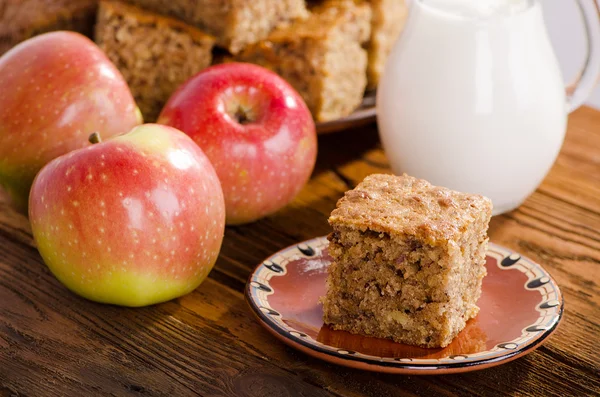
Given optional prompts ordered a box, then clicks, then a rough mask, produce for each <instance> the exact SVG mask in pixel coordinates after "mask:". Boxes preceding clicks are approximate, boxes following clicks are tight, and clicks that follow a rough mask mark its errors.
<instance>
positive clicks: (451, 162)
mask: <svg viewBox="0 0 600 397" xmlns="http://www.w3.org/2000/svg"><path fill="white" fill-rule="evenodd" d="M577 4H578V6H579V7H580V9H581V11H582V15H583V20H584V22H585V27H586V30H587V36H588V56H587V60H586V63H585V66H584V70H583V71H582V73H581V74H580V78H579V80H578V82H577V83H576V85H575V86H574V87H573V89H572V90H571V94H570V95H567V93H566V91H567V90H565V87H564V86H563V79H562V76H561V72H560V69H559V64H558V62H557V59H556V57H555V54H554V52H553V49H552V47H551V44H550V41H549V38H548V34H547V31H546V27H545V25H544V19H543V15H542V7H541V4H540V2H539V1H538V0H495V1H492V0H477V1H475V0H413V2H412V7H411V11H410V15H409V18H408V21H407V25H406V27H405V30H404V32H403V34H402V36H401V37H400V39H399V40H398V41H397V42H396V44H395V46H394V48H393V50H392V53H391V54H390V57H389V60H388V63H387V65H386V69H385V72H384V75H383V78H382V80H381V82H380V84H379V88H378V93H377V117H378V124H379V131H380V135H381V140H382V143H383V146H384V149H385V151H386V154H387V156H388V159H389V161H390V163H391V167H392V170H393V171H394V172H395V173H401V172H406V173H408V174H410V175H413V176H416V177H420V178H424V179H427V180H429V181H430V182H432V183H433V184H436V185H441V186H446V187H449V188H452V189H456V190H460V191H464V192H470V193H479V194H483V195H486V196H488V197H489V198H491V199H492V201H493V203H494V208H495V209H494V214H499V213H502V212H506V211H510V210H512V209H514V208H516V207H517V206H519V205H520V204H521V203H522V202H523V201H524V200H525V199H526V198H527V196H529V195H530V194H531V193H532V192H533V191H534V190H535V188H536V187H537V186H538V185H539V184H540V182H541V181H542V179H543V178H544V176H545V175H546V174H547V172H548V171H549V169H550V167H551V166H552V164H553V163H554V161H555V159H556V157H557V155H558V152H559V150H560V147H561V144H562V142H563V139H564V136H565V130H566V124H567V115H568V113H569V112H571V111H573V110H574V109H576V108H577V107H579V106H580V105H581V104H582V103H583V102H584V101H585V99H586V98H587V97H588V95H589V94H590V93H591V91H592V89H593V87H594V85H595V82H596V80H597V78H598V74H599V73H600V23H599V20H598V9H597V5H596V3H595V2H594V0H578V1H577Z"/></svg>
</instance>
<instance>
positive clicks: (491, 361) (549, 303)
mask: <svg viewBox="0 0 600 397" xmlns="http://www.w3.org/2000/svg"><path fill="white" fill-rule="evenodd" d="M327 244H328V242H327V237H326V236H322V237H316V238H313V239H310V240H307V241H304V242H301V243H298V244H294V245H291V246H289V247H287V248H284V249H282V250H280V251H278V252H276V253H275V254H273V255H271V256H270V257H268V258H266V259H265V260H264V261H263V262H262V263H261V264H259V265H258V266H257V267H256V268H255V269H254V271H253V272H252V273H251V274H250V276H249V277H248V282H247V283H246V288H245V293H244V295H245V298H246V301H247V303H248V305H249V306H250V308H251V311H252V313H253V314H254V315H255V316H256V317H257V319H258V320H259V322H260V323H261V325H263V326H264V327H265V328H266V329H267V330H268V331H270V332H271V333H272V334H273V335H274V336H276V337H278V339H280V340H281V341H283V342H284V343H286V344H288V345H291V346H292V347H295V348H299V349H300V350H302V351H304V352H305V353H309V351H312V352H316V353H321V354H325V355H327V356H331V357H332V358H333V359H334V360H335V361H336V362H337V363H339V364H342V365H346V366H350V367H360V368H364V369H368V370H372V371H380V372H395V373H399V372H406V373H410V374H435V373H438V372H439V371H440V370H442V371H444V372H466V371H469V370H474V369H475V368H473V367H478V366H480V367H481V369H483V368H487V367H489V366H494V365H499V364H502V363H505V362H508V361H511V360H514V359H516V358H518V357H520V356H522V355H525V354H527V353H529V352H531V351H533V350H535V349H536V348H537V347H539V346H540V345H541V344H542V342H544V341H545V340H546V339H547V338H548V337H549V336H550V335H552V334H553V333H554V331H555V330H556V328H557V327H558V324H559V323H560V321H561V319H562V317H563V312H564V300H563V298H562V294H561V292H560V289H559V287H558V285H557V284H556V282H555V281H554V279H553V278H552V276H551V275H550V274H549V273H548V272H547V271H546V270H545V269H544V268H543V267H542V266H541V265H539V264H538V263H536V262H534V261H532V260H531V259H529V258H527V257H523V256H521V255H520V254H518V253H516V252H514V251H512V250H510V249H508V248H504V247H502V246H499V245H497V244H494V243H491V242H490V243H489V247H488V252H487V255H489V256H492V257H494V258H496V260H497V266H498V267H499V268H500V269H501V270H503V271H508V270H515V269H517V270H519V271H521V272H522V273H524V274H525V275H526V276H527V281H526V282H525V284H524V286H523V287H524V288H525V289H527V290H537V291H538V292H540V295H541V300H540V302H539V303H538V304H537V305H536V310H537V311H538V312H539V313H540V316H539V317H538V318H537V320H536V321H535V322H534V323H533V324H530V325H528V326H527V327H524V328H523V329H522V333H521V336H520V337H518V338H515V339H513V340H510V341H504V342H501V343H498V344H497V345H496V346H495V347H494V348H493V349H491V350H486V351H484V352H478V353H474V354H460V355H452V356H449V357H443V358H439V359H418V358H417V359H411V358H392V357H378V356H373V355H368V354H364V353H360V352H354V351H347V350H343V349H339V348H335V347H332V346H329V345H326V344H323V343H321V342H318V341H317V340H315V339H313V338H311V337H310V336H308V335H306V334H304V333H303V332H299V331H297V330H295V329H294V328H293V327H290V326H289V325H287V324H284V323H283V322H282V321H281V315H280V314H279V313H278V312H277V311H276V310H274V309H273V308H272V307H271V306H270V304H269V302H268V296H269V295H271V294H273V293H274V291H273V289H272V288H271V287H270V286H269V280H270V279H271V278H272V277H278V276H284V275H285V274H287V264H288V263H289V262H290V260H292V259H296V258H298V257H301V256H304V257H312V256H315V255H316V254H317V253H320V252H321V251H322V249H323V248H325V247H326V246H327ZM286 255H287V256H286ZM544 292H546V294H544ZM543 305H545V306H544V307H542V306H543ZM277 318H278V319H279V321H278V320H277ZM501 345H504V346H501ZM513 345H514V347H513Z"/></svg>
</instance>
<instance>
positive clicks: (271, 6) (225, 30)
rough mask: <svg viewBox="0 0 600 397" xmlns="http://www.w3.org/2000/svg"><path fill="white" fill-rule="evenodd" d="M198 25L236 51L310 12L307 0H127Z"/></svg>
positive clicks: (220, 42) (221, 44) (232, 50)
mask: <svg viewBox="0 0 600 397" xmlns="http://www.w3.org/2000/svg"><path fill="white" fill-rule="evenodd" d="M127 1H129V2H130V3H134V4H137V5H139V6H140V7H143V8H146V9H148V10H152V11H155V12H158V13H161V14H167V15H171V16H174V17H176V18H179V19H181V20H182V21H185V22H187V23H189V24H192V25H195V26H197V27H199V28H200V29H202V30H204V31H206V32H208V33H209V34H211V35H213V36H215V37H216V38H217V44H218V45H219V46H221V47H224V48H226V49H228V50H229V51H230V52H231V53H233V54H236V53H238V52H239V51H240V50H241V49H242V48H244V47H245V46H246V45H248V44H252V43H255V42H257V41H258V40H261V39H263V38H265V37H266V36H267V35H268V34H269V33H270V32H271V31H272V30H273V29H274V28H275V27H277V26H279V25H280V24H282V23H286V22H289V21H291V20H294V19H297V18H300V19H301V18H305V17H306V15H307V11H306V6H305V4H304V0H251V1H250V0H194V1H190V0H127Z"/></svg>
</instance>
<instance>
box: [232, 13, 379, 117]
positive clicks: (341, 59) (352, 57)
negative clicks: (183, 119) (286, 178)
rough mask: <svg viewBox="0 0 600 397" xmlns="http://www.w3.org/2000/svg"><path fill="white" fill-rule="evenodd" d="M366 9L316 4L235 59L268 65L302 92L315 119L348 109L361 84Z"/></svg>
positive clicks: (368, 17)
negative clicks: (300, 18) (303, 16)
mask: <svg viewBox="0 0 600 397" xmlns="http://www.w3.org/2000/svg"><path fill="white" fill-rule="evenodd" d="M370 20H371V10H370V8H369V7H368V6H367V5H366V4H358V5H357V4H355V3H354V2H353V1H338V2H331V3H328V4H326V5H323V6H322V7H317V8H316V9H314V10H313V12H312V13H311V16H310V17H309V18H308V19H306V20H303V21H297V22H295V23H293V24H291V25H287V26H284V27H280V28H278V29H276V30H275V31H274V32H272V33H271V34H270V35H269V36H268V37H267V38H266V39H265V40H262V41H260V42H258V43H256V44H253V45H251V46H249V47H247V48H246V49H245V50H244V51H242V52H241V53H240V54H238V56H237V57H236V60H238V61H242V62H250V63H255V64H258V65H261V66H263V67H266V68H268V69H271V70H273V71H274V72H276V73H277V74H279V75H280V76H282V77H283V78H284V79H286V80H287V81H288V82H289V83H290V84H291V85H292V86H293V87H294V88H295V89H296V90H297V91H298V92H299V93H300V95H301V96H302V98H303V99H304V101H305V102H306V104H307V105H308V108H309V109H310V111H311V112H312V114H313V117H314V118H315V120H317V121H327V120H332V119H336V118H339V117H343V116H346V115H348V114H350V113H351V112H352V111H353V110H354V109H355V108H356V107H358V105H359V104H360V103H361V101H362V97H363V93H364V90H365V87H366V83H367V82H366V67H367V54H366V51H365V50H364V49H363V48H362V47H361V44H362V43H363V42H365V41H366V40H368V38H369V37H370Z"/></svg>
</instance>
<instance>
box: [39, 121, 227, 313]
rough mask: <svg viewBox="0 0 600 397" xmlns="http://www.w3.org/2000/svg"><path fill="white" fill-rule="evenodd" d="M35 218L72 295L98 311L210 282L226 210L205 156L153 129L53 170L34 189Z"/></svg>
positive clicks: (99, 146) (182, 138) (48, 257)
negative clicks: (105, 305) (99, 307)
mask: <svg viewBox="0 0 600 397" xmlns="http://www.w3.org/2000/svg"><path fill="white" fill-rule="evenodd" d="M29 219H30V221H31V227H32V231H33V235H34V238H35V241H36V243H37V246H38V250H39V252H40V254H41V256H42V258H43V259H44V261H45V262H46V264H47V265H48V267H49V268H50V270H51V271H52V273H54V275H55V276H56V277H57V278H58V279H59V280H60V281H61V282H62V283H63V284H64V285H65V286H67V287H68V288H69V289H71V290H72V291H74V292H76V293H77V294H79V295H81V296H83V297H85V298H88V299H91V300H94V301H97V302H103V303H112V304H117V305H124V306H144V305H150V304H154V303H158V302H163V301H167V300H170V299H173V298H175V297H179V296H182V295H184V294H187V293H188V292H190V291H192V290H193V289H195V288H196V287H197V286H198V285H199V284H200V283H201V282H202V281H203V280H204V279H205V278H206V276H207V275H208V273H209V272H210V270H211V269H212V267H213V265H214V263H215V261H216V259H217V256H218V254H219V250H220V247H221V242H222V239H223V232H224V227H225V205H224V201H223V193H222V190H221V186H220V184H219V180H218V177H217V175H216V173H215V171H214V169H213V167H212V165H211V164H210V161H209V160H208V158H207V157H206V156H205V155H204V153H203V152H202V150H200V148H199V147H198V146H197V145H196V144H195V143H194V142H193V141H192V140H191V139H190V138H189V137H188V136H187V135H185V134H183V133H182V132H180V131H177V130H175V129H173V128H170V127H167V126H162V125H157V124H145V125H142V126H139V127H136V128H134V129H133V130H132V131H131V132H129V133H127V134H124V135H120V136H118V137H114V138H112V139H109V140H106V141H104V142H101V143H96V144H94V145H91V146H89V147H86V148H83V149H79V150H76V151H73V152H71V153H69V154H66V155H63V156H61V157H58V158H56V159H55V160H53V161H51V162H50V163H48V164H47V165H46V166H45V167H44V168H43V169H42V170H41V171H40V172H39V174H38V175H37V177H36V178H35V180H34V182H33V186H32V188H31V196H30V202H29Z"/></svg>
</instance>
